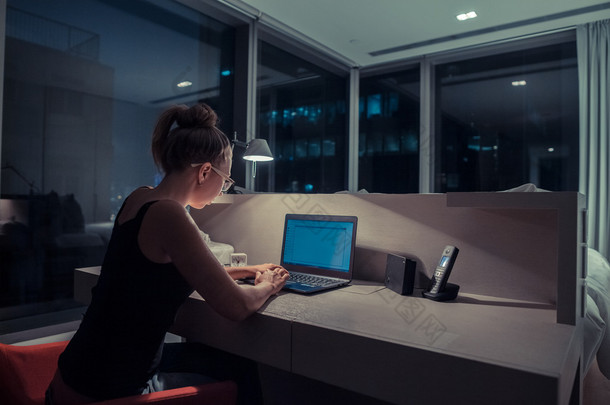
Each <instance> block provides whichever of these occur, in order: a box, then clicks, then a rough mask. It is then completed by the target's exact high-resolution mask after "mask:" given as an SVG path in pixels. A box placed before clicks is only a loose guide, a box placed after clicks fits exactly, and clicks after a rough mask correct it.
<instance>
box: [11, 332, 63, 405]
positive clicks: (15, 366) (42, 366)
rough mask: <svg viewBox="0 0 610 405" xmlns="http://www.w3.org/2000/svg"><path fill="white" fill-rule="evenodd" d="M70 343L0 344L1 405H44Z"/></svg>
mask: <svg viewBox="0 0 610 405" xmlns="http://www.w3.org/2000/svg"><path fill="white" fill-rule="evenodd" d="M67 344H68V342H57V343H45V344H39V345H32V346H13V345H5V344H1V343H0V404H11V405H43V404H44V394H45V391H46V389H47V387H48V386H49V383H50V382H51V380H52V379H53V375H54V374H55V370H56V369H57V359H58V358H59V355H60V354H61V352H63V350H64V348H65V347H66V345H67Z"/></svg>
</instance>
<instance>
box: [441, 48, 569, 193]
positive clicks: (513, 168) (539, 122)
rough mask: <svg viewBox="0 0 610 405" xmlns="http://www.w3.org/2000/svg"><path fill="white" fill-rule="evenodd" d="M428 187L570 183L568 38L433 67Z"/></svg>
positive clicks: (555, 186)
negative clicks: (432, 178) (431, 181)
mask: <svg viewBox="0 0 610 405" xmlns="http://www.w3.org/2000/svg"><path fill="white" fill-rule="evenodd" d="M436 83H437V86H438V98H437V100H438V101H437V109H436V114H437V116H436V122H437V133H439V134H440V136H439V137H438V139H437V148H436V150H437V154H436V160H435V161H436V173H437V176H436V191H440V192H446V191H495V190H504V189H509V188H513V187H516V186H518V185H521V184H524V183H534V184H536V185H537V186H538V187H541V188H543V189H547V190H553V191H567V190H571V191H575V190H577V188H578V77H577V66H576V46H575V43H574V42H570V43H564V44H557V45H550V46H545V47H541V48H535V49H529V50H522V51H518V52H511V53H505V54H501V55H493V56H486V57H481V58H476V59H471V60H465V61H459V62H451V63H446V64H442V65H439V66H438V67H437V69H436Z"/></svg>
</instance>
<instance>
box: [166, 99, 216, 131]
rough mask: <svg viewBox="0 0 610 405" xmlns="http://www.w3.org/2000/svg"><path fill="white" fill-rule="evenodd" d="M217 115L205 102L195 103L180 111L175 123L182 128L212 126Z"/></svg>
mask: <svg viewBox="0 0 610 405" xmlns="http://www.w3.org/2000/svg"><path fill="white" fill-rule="evenodd" d="M217 121H218V116H217V115H216V112H214V110H212V109H211V108H210V106H208V105H207V104H197V105H194V106H193V107H191V108H188V109H184V110H182V111H180V113H179V114H177V116H176V123H177V124H178V126H179V127H182V128H212V127H215V126H216V123H217Z"/></svg>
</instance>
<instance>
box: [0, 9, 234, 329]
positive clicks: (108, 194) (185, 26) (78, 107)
mask: <svg viewBox="0 0 610 405" xmlns="http://www.w3.org/2000/svg"><path fill="white" fill-rule="evenodd" d="M5 49H6V51H5V52H6V53H5V61H6V63H5V67H4V101H3V111H2V113H3V128H2V157H1V166H2V180H1V194H2V207H1V208H0V213H1V216H2V218H0V221H1V224H2V229H1V233H0V256H1V257H0V262H1V263H2V267H1V269H0V320H3V319H10V318H12V317H17V316H27V315H32V314H37V313H43V312H48V311H55V310H58V309H63V308H70V307H72V306H74V305H76V303H75V302H74V301H73V300H72V296H73V292H72V291H73V284H72V277H73V270H74V268H75V267H82V266H92V265H100V264H101V262H102V257H103V255H104V252H105V247H106V243H107V242H108V238H109V235H110V230H111V228H112V221H113V219H114V217H115V215H116V213H117V211H118V209H119V207H120V206H121V204H122V202H123V200H124V198H125V196H127V195H128V194H129V193H130V192H131V191H132V190H133V189H134V188H136V187H138V186H140V185H145V184H147V185H155V184H156V183H157V182H158V181H159V180H160V175H159V173H158V171H157V168H156V167H155V166H154V164H153V160H152V156H151V153H150V139H151V134H152V130H153V126H154V124H155V121H156V119H157V117H158V115H159V113H160V112H161V111H162V110H164V109H165V108H166V107H168V106H169V105H171V104H187V105H192V104H195V103H197V102H201V101H204V102H207V103H208V104H210V105H212V107H214V108H215V109H217V110H218V111H219V114H220V116H221V119H222V123H221V128H222V129H223V130H225V131H227V132H228V131H230V130H231V128H232V120H233V117H232V114H233V93H234V92H233V71H234V62H233V58H234V29H233V28H232V27H229V26H227V25H225V24H222V23H220V22H218V21H216V20H213V19H211V18H208V17H206V16H205V15H202V14H201V13H199V12H197V11H195V10H193V9H191V8H188V7H185V6H183V5H180V4H179V3H177V2H174V1H170V0H155V1H138V2H132V1H108V0H79V1H70V0H56V1H53V2H47V1H34V0H18V1H17V0H9V1H8V8H7V21H6V48H5Z"/></svg>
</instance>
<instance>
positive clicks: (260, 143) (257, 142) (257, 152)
mask: <svg viewBox="0 0 610 405" xmlns="http://www.w3.org/2000/svg"><path fill="white" fill-rule="evenodd" d="M233 145H237V146H241V147H242V148H246V151H245V152H244V160H249V161H251V162H252V177H256V162H269V161H271V160H273V154H272V153H271V150H270V149H269V145H268V144H267V141H266V140H265V139H258V138H257V139H252V140H251V141H250V142H247V143H246V142H242V141H238V140H237V132H235V133H234V135H233Z"/></svg>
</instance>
